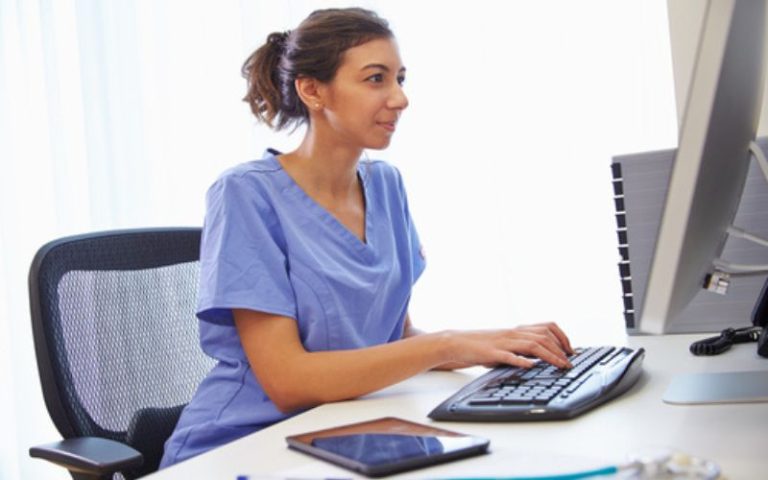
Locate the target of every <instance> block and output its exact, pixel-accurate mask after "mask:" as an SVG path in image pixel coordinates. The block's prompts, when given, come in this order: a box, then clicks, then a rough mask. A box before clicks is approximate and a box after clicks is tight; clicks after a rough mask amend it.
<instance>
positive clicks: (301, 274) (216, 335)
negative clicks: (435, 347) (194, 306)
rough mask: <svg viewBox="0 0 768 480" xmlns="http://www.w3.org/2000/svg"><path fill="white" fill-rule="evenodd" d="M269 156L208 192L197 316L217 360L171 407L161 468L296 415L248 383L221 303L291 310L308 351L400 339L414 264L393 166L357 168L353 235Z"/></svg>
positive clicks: (415, 250)
mask: <svg viewBox="0 0 768 480" xmlns="http://www.w3.org/2000/svg"><path fill="white" fill-rule="evenodd" d="M276 154H277V152H274V151H272V150H269V151H268V152H267V153H266V154H265V157H264V158H263V159H261V160H257V161H252V162H248V163H244V164H242V165H239V166H237V167H235V168H233V169H230V170H228V171H227V172H225V173H224V174H223V175H222V176H221V177H219V179H218V180H217V181H216V182H215V183H214V184H213V186H212V187H211V188H210V189H209V191H208V194H207V213H206V217H205V222H204V226H203V235H202V243H201V254H200V257H201V258H200V289H199V298H198V313H197V316H198V318H199V319H200V341H201V345H202V348H203V350H204V351H205V352H206V353H207V354H208V355H210V356H211V357H213V358H214V359H216V360H218V363H217V364H216V366H215V367H214V368H213V369H212V371H211V372H210V373H209V374H208V376H207V377H206V378H205V379H204V380H203V382H202V383H201V384H200V386H199V387H198V390H197V392H196V394H195V395H194V397H193V399H192V400H191V402H190V403H189V405H187V407H186V408H185V409H184V411H183V412H182V415H181V418H180V419H179V423H178V424H177V426H176V429H175V430H174V433H173V434H172V435H171V437H170V438H169V439H168V441H167V442H166V444H165V454H164V457H163V459H162V462H161V467H165V466H168V465H171V464H173V463H176V462H179V461H182V460H184V459H187V458H190V457H192V456H195V455H198V454H200V453H203V452H205V451H207V450H210V449H212V448H214V447H216V446H219V445H223V444H225V443H228V442H230V441H232V440H235V439H237V438H240V437H242V436H245V435H247V434H249V433H252V432H254V431H257V430H259V429H261V428H264V427H266V426H269V425H271V424H273V423H275V422H278V421H280V420H283V419H285V418H287V417H289V416H291V415H292V414H293V413H296V412H293V413H291V414H285V413H282V412H280V411H279V410H278V409H277V407H275V405H274V404H273V403H272V401H271V400H270V399H269V398H268V397H267V395H266V394H265V393H264V390H263V388H262V387H261V385H260V384H259V383H258V381H257V380H256V377H255V376H254V374H253V372H252V371H251V369H250V366H249V364H248V360H247V358H246V356H245V352H244V351H243V348H242V345H241V344H240V339H239V337H238V335H237V331H236V329H235V326H234V322H233V316H232V309H233V308H242V309H250V310H255V311H260V312H266V313H271V314H276V315H281V316H286V317H290V318H292V319H294V320H295V321H296V323H297V326H298V331H299V335H300V337H301V342H302V344H303V345H304V348H305V349H306V350H307V351H310V352H312V351H323V350H347V349H356V348H363V347H368V346H372V345H378V344H383V343H387V342H392V341H395V340H398V339H400V338H402V334H403V327H404V319H405V314H406V312H407V309H408V302H409V300H410V296H411V288H412V286H413V284H414V283H415V282H416V280H417V278H418V277H419V275H420V274H421V272H422V271H423V270H424V266H425V262H424V257H423V255H422V253H421V252H422V249H421V244H420V242H419V237H418V235H417V233H416V229H415V228H414V226H413V223H412V221H411V216H410V213H409V211H408V202H407V199H406V195H405V190H404V188H403V183H402V179H401V177H400V174H399V172H398V171H397V169H395V168H394V167H393V166H391V165H389V164H387V163H385V162H382V161H364V162H360V164H359V165H358V176H359V178H360V180H361V185H362V187H363V192H364V196H365V242H363V241H362V240H360V239H359V238H358V237H357V236H355V235H354V234H353V233H351V232H350V231H349V230H348V229H347V228H346V227H345V226H344V225H342V224H341V223H340V222H339V221H338V220H336V218H335V217H333V215H331V214H330V213H329V212H328V211H327V210H325V209H324V208H323V207H321V206H320V205H319V204H317V203H316V202H315V201H314V200H312V199H311V198H310V197H309V196H307V195H306V193H304V191H303V190H302V189H301V188H300V187H299V186H298V185H297V184H296V183H295V182H294V181H293V179H292V178H291V177H290V176H289V175H288V174H287V173H286V172H285V170H283V168H282V167H281V165H280V163H279V162H278V160H277V158H276V156H275V155H276ZM371 374H375V372H371Z"/></svg>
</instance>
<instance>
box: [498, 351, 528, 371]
mask: <svg viewBox="0 0 768 480" xmlns="http://www.w3.org/2000/svg"><path fill="white" fill-rule="evenodd" d="M495 363H496V364H497V365H512V366H513V367H520V368H531V367H533V366H534V365H536V361H535V360H531V359H530V358H525V357H522V356H520V355H515V354H514V353H512V352H508V351H505V350H499V351H498V356H497V361H496V362H495Z"/></svg>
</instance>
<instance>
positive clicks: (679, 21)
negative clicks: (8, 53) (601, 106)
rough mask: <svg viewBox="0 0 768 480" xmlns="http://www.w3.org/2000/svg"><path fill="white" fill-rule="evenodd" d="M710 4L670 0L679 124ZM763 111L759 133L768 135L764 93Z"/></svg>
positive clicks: (697, 0)
mask: <svg viewBox="0 0 768 480" xmlns="http://www.w3.org/2000/svg"><path fill="white" fill-rule="evenodd" d="M707 4H708V2H706V1H702V0H667V8H668V12H669V35H670V48H671V51H672V60H673V66H674V78H675V104H676V107H677V118H678V124H679V123H680V122H681V121H682V119H683V111H684V110H685V103H686V101H687V98H688V86H689V84H690V82H691V72H692V71H693V64H694V61H695V59H696V49H697V48H698V42H699V35H700V34H701V27H702V22H703V20H704V14H705V12H706V9H707ZM766 41H768V39H766ZM766 87H768V77H766ZM761 112H762V113H761V117H760V118H761V121H760V125H759V127H758V133H757V134H758V136H764V135H768V95H763V108H762V110H761Z"/></svg>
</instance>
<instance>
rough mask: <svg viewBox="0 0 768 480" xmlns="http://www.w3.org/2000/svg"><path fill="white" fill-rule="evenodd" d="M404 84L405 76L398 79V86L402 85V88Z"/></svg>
mask: <svg viewBox="0 0 768 480" xmlns="http://www.w3.org/2000/svg"><path fill="white" fill-rule="evenodd" d="M404 83H405V76H400V77H397V84H398V85H400V86H401V87H402V86H403V84H404Z"/></svg>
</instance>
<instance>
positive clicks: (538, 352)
mask: <svg viewBox="0 0 768 480" xmlns="http://www.w3.org/2000/svg"><path fill="white" fill-rule="evenodd" d="M524 336H525V337H527V338H516V339H511V340H510V343H509V346H508V348H509V351H511V352H515V353H523V354H526V355H531V356H534V357H536V358H540V359H541V360H544V361H545V362H547V363H549V364H551V365H554V366H556V367H559V368H571V366H572V365H571V362H570V361H568V357H567V356H566V355H565V352H563V351H562V350H561V349H560V347H559V346H558V345H557V344H556V343H555V342H554V341H553V340H552V339H550V338H549V337H548V336H546V335H539V334H534V333H527V334H525V335H524Z"/></svg>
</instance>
